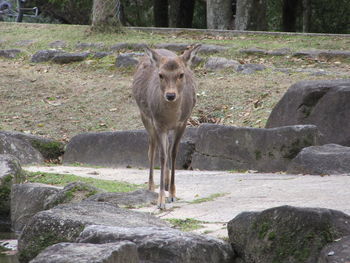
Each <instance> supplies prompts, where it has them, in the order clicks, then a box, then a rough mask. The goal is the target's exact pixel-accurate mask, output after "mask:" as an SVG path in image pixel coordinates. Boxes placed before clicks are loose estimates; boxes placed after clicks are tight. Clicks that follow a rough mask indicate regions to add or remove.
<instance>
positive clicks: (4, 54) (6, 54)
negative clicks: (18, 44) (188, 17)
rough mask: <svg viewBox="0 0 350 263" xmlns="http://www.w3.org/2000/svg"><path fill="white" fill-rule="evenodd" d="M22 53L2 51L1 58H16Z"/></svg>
mask: <svg viewBox="0 0 350 263" xmlns="http://www.w3.org/2000/svg"><path fill="white" fill-rule="evenodd" d="M21 52H22V51H21V50H19V49H2V50H0V57H4V58H15V57H17V55H18V54H19V53H21Z"/></svg>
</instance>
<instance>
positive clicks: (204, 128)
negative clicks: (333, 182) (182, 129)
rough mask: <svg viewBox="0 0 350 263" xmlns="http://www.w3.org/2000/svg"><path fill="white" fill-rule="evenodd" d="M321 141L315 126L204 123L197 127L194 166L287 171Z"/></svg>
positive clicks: (196, 167) (214, 168)
mask: <svg viewBox="0 0 350 263" xmlns="http://www.w3.org/2000/svg"><path fill="white" fill-rule="evenodd" d="M318 141H319V132H318V130H317V128H316V126H313V125H300V126H287V127H280V128H275V129H259V128H247V127H234V126H224V125H214V124H204V125H201V126H200V127H199V128H198V137H197V140H196V142H195V145H196V149H195V153H194V154H193V157H192V168H194V169H203V170H248V169H253V170H258V171H261V172H276V171H285V170H286V169H287V165H288V164H289V163H290V161H291V160H292V159H293V158H294V157H295V156H296V155H297V154H298V153H299V152H300V151H301V149H303V148H304V147H307V146H312V145H318Z"/></svg>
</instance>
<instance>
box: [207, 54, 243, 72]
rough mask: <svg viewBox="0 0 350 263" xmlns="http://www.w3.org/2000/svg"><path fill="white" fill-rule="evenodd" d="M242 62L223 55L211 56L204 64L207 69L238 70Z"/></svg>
mask: <svg viewBox="0 0 350 263" xmlns="http://www.w3.org/2000/svg"><path fill="white" fill-rule="evenodd" d="M239 65H240V63H239V62H238V61H236V60H232V59H227V58H223V57H210V58H209V59H208V60H207V62H206V63H205V65H204V68H205V69H207V70H213V71H216V70H221V69H228V68H231V69H233V70H237V69H238V68H239Z"/></svg>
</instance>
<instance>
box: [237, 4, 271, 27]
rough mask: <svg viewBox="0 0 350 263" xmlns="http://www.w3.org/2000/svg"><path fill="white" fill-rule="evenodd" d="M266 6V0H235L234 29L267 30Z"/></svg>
mask: <svg viewBox="0 0 350 263" xmlns="http://www.w3.org/2000/svg"><path fill="white" fill-rule="evenodd" d="M266 8H267V3H266V0H237V5H236V10H237V11H236V17H235V29H237V30H259V31H265V30H267V29H268V27H267V15H266Z"/></svg>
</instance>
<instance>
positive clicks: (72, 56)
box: [52, 52, 90, 64]
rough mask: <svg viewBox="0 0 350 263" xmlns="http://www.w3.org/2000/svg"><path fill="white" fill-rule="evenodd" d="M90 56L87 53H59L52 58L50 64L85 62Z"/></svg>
mask: <svg viewBox="0 0 350 263" xmlns="http://www.w3.org/2000/svg"><path fill="white" fill-rule="evenodd" d="M89 55H90V53H89V52H82V53H59V54H56V55H55V56H54V57H53V58H52V62H54V63H58V64H67V63H73V62H80V61H83V60H85V59H86V58H87V57H88V56H89Z"/></svg>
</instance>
